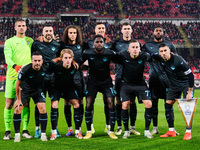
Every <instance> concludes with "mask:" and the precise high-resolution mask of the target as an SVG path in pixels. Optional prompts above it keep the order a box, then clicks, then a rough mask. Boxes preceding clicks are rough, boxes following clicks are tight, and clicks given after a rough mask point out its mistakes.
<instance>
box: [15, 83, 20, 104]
mask: <svg viewBox="0 0 200 150" xmlns="http://www.w3.org/2000/svg"><path fill="white" fill-rule="evenodd" d="M15 90H16V97H17V101H20V100H21V91H20V90H21V88H20V86H16V88H15Z"/></svg>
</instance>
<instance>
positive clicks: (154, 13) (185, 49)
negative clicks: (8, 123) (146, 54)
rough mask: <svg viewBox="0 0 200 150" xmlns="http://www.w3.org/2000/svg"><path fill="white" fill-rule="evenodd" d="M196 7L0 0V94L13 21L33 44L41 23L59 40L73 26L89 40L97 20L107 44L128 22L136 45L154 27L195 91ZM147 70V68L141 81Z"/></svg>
mask: <svg viewBox="0 0 200 150" xmlns="http://www.w3.org/2000/svg"><path fill="white" fill-rule="evenodd" d="M199 7H200V1H199V0H99V1H97V0H87V1H85V0H0V91H4V85H5V74H6V64H5V60H4V55H3V45H4V42H5V40H6V39H8V38H10V37H12V36H14V35H15V31H14V24H13V23H14V22H15V20H16V19H17V18H23V19H25V20H26V23H27V26H28V29H27V32H26V35H27V36H30V37H32V38H33V39H36V38H37V37H38V36H40V35H41V33H42V27H43V24H44V23H45V22H51V24H52V25H53V27H54V32H55V34H58V35H59V37H60V38H62V34H63V31H64V29H65V27H66V26H68V25H70V24H74V25H77V26H78V27H79V28H80V30H81V31H82V35H83V40H84V41H87V40H89V39H92V38H93V36H94V35H95V33H94V25H95V22H97V21H101V22H105V23H106V27H107V31H106V34H107V35H108V36H109V37H110V38H111V39H112V40H113V41H114V40H115V39H117V38H119V37H121V34H120V29H121V25H122V24H123V23H124V22H130V23H131V25H132V27H133V34H132V37H133V38H136V39H138V40H139V41H140V42H141V43H142V44H144V43H145V42H147V41H150V40H152V39H153V36H152V32H153V29H154V27H155V26H156V25H158V24H160V25H162V26H163V28H164V30H165V39H166V40H167V41H170V42H172V43H173V44H174V45H175V47H176V48H177V51H178V54H179V55H181V56H182V57H183V58H184V59H185V60H186V61H187V62H188V63H189V65H190V66H191V68H192V71H193V73H194V74H195V88H200V46H199V45H200V20H199V16H200V8H199ZM111 68H113V69H114V68H115V66H114V65H111ZM148 71H149V68H148V66H147V67H146V69H145V74H144V75H145V76H146V79H148ZM111 73H112V74H114V70H112V71H111ZM113 78H114V77H113ZM1 95H2V93H1ZM2 110H3V109H2ZM2 119H3V118H2ZM2 121H3V120H2ZM2 123H3V122H2Z"/></svg>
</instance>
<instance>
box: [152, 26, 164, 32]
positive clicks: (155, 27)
mask: <svg viewBox="0 0 200 150" xmlns="http://www.w3.org/2000/svg"><path fill="white" fill-rule="evenodd" d="M156 28H161V29H162V30H163V32H164V28H163V27H162V26H161V25H157V26H156V27H155V28H154V31H155V29H156Z"/></svg>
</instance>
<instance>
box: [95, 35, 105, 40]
mask: <svg viewBox="0 0 200 150" xmlns="http://www.w3.org/2000/svg"><path fill="white" fill-rule="evenodd" d="M96 38H102V39H104V37H103V36H102V35H99V34H97V35H95V36H94V38H93V40H94V41H95V39H96Z"/></svg>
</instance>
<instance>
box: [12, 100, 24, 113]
mask: <svg viewBox="0 0 200 150" xmlns="http://www.w3.org/2000/svg"><path fill="white" fill-rule="evenodd" d="M20 107H23V104H22V102H21V101H20V100H17V101H16V102H15V105H14V108H15V109H16V110H17V111H20Z"/></svg>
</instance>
